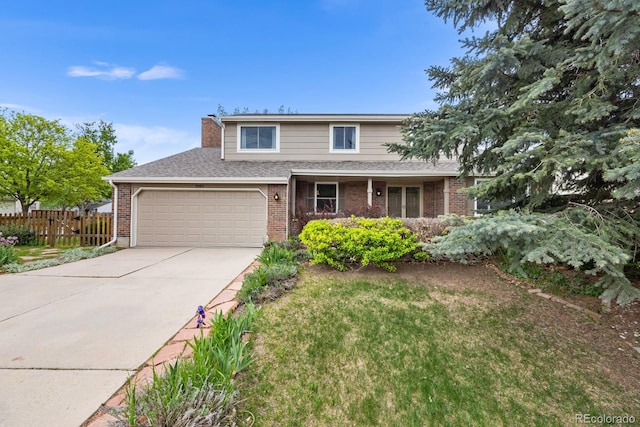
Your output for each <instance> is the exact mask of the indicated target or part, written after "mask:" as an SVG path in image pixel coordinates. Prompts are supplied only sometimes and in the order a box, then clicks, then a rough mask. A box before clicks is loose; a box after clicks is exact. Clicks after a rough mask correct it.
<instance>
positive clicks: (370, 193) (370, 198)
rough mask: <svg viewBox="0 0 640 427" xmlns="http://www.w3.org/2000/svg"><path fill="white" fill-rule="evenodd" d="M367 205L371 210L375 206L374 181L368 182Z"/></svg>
mask: <svg viewBox="0 0 640 427" xmlns="http://www.w3.org/2000/svg"><path fill="white" fill-rule="evenodd" d="M367 205H368V206H369V209H371V207H372V206H373V179H371V178H369V179H368V180H367Z"/></svg>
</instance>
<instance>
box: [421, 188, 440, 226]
mask: <svg viewBox="0 0 640 427" xmlns="http://www.w3.org/2000/svg"><path fill="white" fill-rule="evenodd" d="M434 187H435V183H434V182H433V181H427V182H425V183H424V184H423V186H422V216H424V217H425V218H435V217H437V216H438V215H437V214H436V196H437V194H436V192H435V189H434ZM440 197H443V196H442V194H441V195H440Z"/></svg>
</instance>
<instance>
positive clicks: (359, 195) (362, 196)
mask: <svg viewBox="0 0 640 427" xmlns="http://www.w3.org/2000/svg"><path fill="white" fill-rule="evenodd" d="M345 191H346V197H345V199H344V201H345V203H344V204H345V206H344V207H340V210H341V211H343V212H345V213H359V212H367V210H368V207H369V204H368V203H367V183H366V182H347V183H345ZM374 191H375V190H374ZM374 197H375V196H374Z"/></svg>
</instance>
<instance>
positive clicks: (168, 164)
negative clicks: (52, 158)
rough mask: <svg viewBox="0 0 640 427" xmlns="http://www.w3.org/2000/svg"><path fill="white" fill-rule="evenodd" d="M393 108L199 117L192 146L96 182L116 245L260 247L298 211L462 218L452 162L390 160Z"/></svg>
mask: <svg viewBox="0 0 640 427" xmlns="http://www.w3.org/2000/svg"><path fill="white" fill-rule="evenodd" d="M406 117H407V116H406V115H396V114H389V115H385V114H294V115H291V114H277V115H276V114H273V115H270V114H268V115H262V114H260V115H254V114H249V115H245V114H243V115H232V116H224V117H221V118H220V119H219V120H217V119H216V118H215V116H208V117H204V118H202V146H201V147H199V148H195V149H192V150H188V151H185V152H183V153H179V154H176V155H173V156H170V157H166V158H163V159H160V160H157V161H154V162H151V163H148V164H145V165H141V166H137V167H135V168H132V169H129V170H126V171H122V172H119V173H116V174H113V175H111V176H109V177H106V178H105V179H107V180H109V181H110V182H111V184H112V186H113V187H114V193H115V194H114V200H116V204H115V206H114V209H115V215H116V217H117V218H116V222H117V244H118V245H121V246H168V245H171V246H258V247H259V246H262V244H263V243H264V242H266V241H267V240H283V239H286V238H287V237H288V236H289V235H290V234H296V233H297V232H299V228H300V223H301V221H300V220H301V218H303V217H307V218H308V217H309V215H313V214H317V213H323V214H324V215H327V216H332V215H341V214H342V215H349V214H352V213H353V214H357V215H367V214H372V215H375V216H380V215H388V216H390V217H398V218H411V217H436V216H438V215H442V214H447V213H456V214H460V215H467V214H470V213H472V212H473V209H474V206H473V201H469V200H467V197H466V196H465V195H464V194H461V193H459V192H458V191H457V190H459V189H460V188H461V187H464V186H466V185H467V184H471V183H472V182H471V181H467V182H460V181H459V180H458V179H457V171H458V164H457V163H455V162H452V161H443V162H441V163H438V164H435V165H434V164H432V163H427V162H424V161H417V160H412V161H400V159H399V157H398V155H397V154H392V153H388V152H387V149H386V147H385V145H384V144H385V143H394V142H401V141H402V139H401V134H400V131H399V126H400V124H401V122H402V120H403V119H405V118H406Z"/></svg>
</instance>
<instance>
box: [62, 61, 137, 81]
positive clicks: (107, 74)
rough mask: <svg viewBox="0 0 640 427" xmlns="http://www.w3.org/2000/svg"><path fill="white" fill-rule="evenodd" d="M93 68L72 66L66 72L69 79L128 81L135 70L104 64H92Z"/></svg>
mask: <svg viewBox="0 0 640 427" xmlns="http://www.w3.org/2000/svg"><path fill="white" fill-rule="evenodd" d="M94 64H95V65H96V66H95V67H85V66H84V65H74V66H71V67H69V69H68V70H67V76H69V77H96V78H99V79H103V80H124V79H130V78H131V77H133V76H134V74H135V73H136V70H135V68H130V67H119V66H117V65H113V64H108V63H106V62H98V61H96V62H94Z"/></svg>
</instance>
